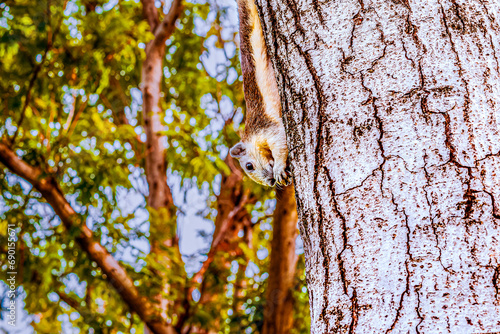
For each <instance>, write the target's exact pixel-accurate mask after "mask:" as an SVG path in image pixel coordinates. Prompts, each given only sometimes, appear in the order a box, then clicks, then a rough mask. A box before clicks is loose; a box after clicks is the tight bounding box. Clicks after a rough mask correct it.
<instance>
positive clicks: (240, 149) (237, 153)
mask: <svg viewBox="0 0 500 334" xmlns="http://www.w3.org/2000/svg"><path fill="white" fill-rule="evenodd" d="M229 154H231V156H232V157H233V158H241V157H242V156H244V155H245V154H246V148H245V144H243V142H241V141H240V142H239V143H238V144H236V145H234V146H233V147H232V148H231V149H230V150H229Z"/></svg>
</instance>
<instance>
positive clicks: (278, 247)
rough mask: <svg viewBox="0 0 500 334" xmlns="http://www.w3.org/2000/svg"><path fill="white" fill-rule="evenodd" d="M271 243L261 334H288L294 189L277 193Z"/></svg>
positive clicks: (294, 229) (294, 234)
mask: <svg viewBox="0 0 500 334" xmlns="http://www.w3.org/2000/svg"><path fill="white" fill-rule="evenodd" d="M276 197H277V198H278V201H277V204H276V209H275V210H274V215H273V216H274V217H273V241H272V244H271V263H270V265H269V278H268V285H267V300H266V308H265V310H264V326H263V328H262V334H289V333H290V330H291V329H292V328H293V301H294V300H293V295H292V292H293V291H292V289H293V283H294V278H295V271H296V269H297V260H298V256H297V253H296V252H295V239H296V238H297V209H296V205H295V197H294V190H293V186H289V187H286V188H284V189H282V190H279V189H278V190H277V196H276Z"/></svg>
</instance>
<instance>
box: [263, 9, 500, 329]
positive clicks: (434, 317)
mask: <svg viewBox="0 0 500 334" xmlns="http://www.w3.org/2000/svg"><path fill="white" fill-rule="evenodd" d="M257 2H258V5H259V12H260V15H261V19H262V22H263V25H264V27H263V28H264V31H265V34H266V41H267V45H268V49H269V50H270V53H271V58H272V59H273V63H274V66H275V69H276V77H277V80H278V85H279V87H280V94H281V100H282V101H283V114H284V121H285V127H286V129H287V137H288V138H287V139H288V143H289V149H290V151H291V159H292V167H293V175H294V181H295V187H296V198H297V205H298V212H299V217H300V231H301V234H302V238H303V240H304V250H305V257H306V268H307V269H306V270H307V277H308V288H309V293H310V303H311V317H312V319H311V324H312V328H311V332H312V333H347V332H348V333H384V332H385V333H389V332H393V333H481V332H482V333H485V332H499V331H500V282H499V279H500V133H499V130H500V126H499V123H500V59H499V58H500V26H499V21H498V20H499V19H500V5H499V3H498V2H497V0H471V1H464V0H441V1H437V0H428V1H424V0H420V1H411V0H402V1H395V0H394V1H366V0H364V1H363V0H359V1H347V0H339V1H328V2H317V1H309V0H304V1H301V2H295V1H292V0H287V1H284V2H282V1H277V0H269V1H267V2H264V1H262V0H258V1H257Z"/></svg>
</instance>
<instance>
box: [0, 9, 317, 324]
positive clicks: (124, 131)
mask: <svg viewBox="0 0 500 334" xmlns="http://www.w3.org/2000/svg"><path fill="white" fill-rule="evenodd" d="M180 5H181V4H180V3H179V2H173V3H172V4H170V3H166V4H164V3H162V2H154V3H153V2H150V1H143V2H142V3H138V2H135V1H110V2H105V1H86V0H85V1H69V0H68V1H59V0H52V1H36V2H35V1H28V0H25V1H6V2H4V3H2V4H1V5H0V13H1V14H0V77H2V78H3V80H2V82H1V83H0V85H1V88H0V135H1V137H2V139H1V142H0V162H1V163H2V168H1V170H0V190H1V192H2V196H1V200H0V219H1V224H2V229H1V232H0V245H1V247H2V253H1V255H0V266H1V267H2V270H4V271H5V269H6V265H7V258H6V249H7V232H8V230H7V224H8V223H10V224H15V225H16V226H17V228H16V231H17V232H16V233H17V236H18V238H19V241H18V243H17V244H16V246H17V249H18V258H17V260H18V264H17V268H18V277H17V283H18V285H19V289H18V293H19V294H20V299H19V301H21V299H23V301H24V309H25V313H21V312H20V311H19V312H20V314H24V315H25V317H24V319H23V317H21V316H20V317H18V320H20V323H19V324H18V328H17V330H18V332H20V333H25V332H27V330H28V329H27V327H32V328H33V330H34V331H36V332H37V333H59V332H63V333H71V332H76V333H78V332H84V333H120V332H121V333H142V332H143V331H144V330H145V326H144V324H147V326H148V327H149V329H150V330H151V331H152V332H154V333H219V332H223V333H245V332H251V333H258V332H260V331H261V329H262V327H263V325H264V322H265V321H266V322H268V323H269V322H271V323H272V322H273V321H274V320H273V319H274V317H279V316H281V317H282V318H283V317H284V318H286V319H288V322H287V323H290V322H291V323H293V324H294V326H293V329H292V330H290V332H291V333H306V332H307V331H308V315H307V314H308V313H307V307H306V305H307V293H306V290H305V286H304V285H305V277H304V264H303V260H301V259H299V260H298V263H297V271H295V270H294V268H295V265H294V263H295V262H296V261H297V260H296V259H295V246H294V245H292V243H294V239H293V238H291V239H287V240H288V248H286V249H287V253H286V254H283V257H282V259H283V261H286V262H284V263H290V264H291V265H292V267H291V268H288V269H289V272H292V273H294V272H295V278H294V279H293V280H290V279H289V277H288V276H281V275H277V276H273V273H272V271H270V270H269V250H270V249H271V240H274V242H280V239H279V238H274V239H273V238H272V225H274V226H275V228H276V227H278V228H277V229H278V230H280V228H279V226H281V225H280V224H282V223H283V224H284V226H285V225H286V226H287V229H288V230H289V231H291V232H288V233H289V235H291V234H293V230H294V229H291V227H290V226H294V223H293V220H294V219H295V218H294V216H293V212H294V210H290V208H291V207H290V206H287V207H280V206H279V205H278V206H277V208H278V209H277V210H274V208H275V207H276V204H275V203H276V201H275V200H274V199H273V198H274V191H272V190H270V189H263V188H261V187H260V186H257V185H255V184H253V183H252V182H248V181H247V180H246V179H245V178H243V175H242V173H241V172H240V170H239V169H238V168H236V167H235V165H234V164H233V161H232V160H230V159H227V158H226V155H227V148H228V147H230V146H231V144H234V143H235V142H236V141H237V135H236V131H237V130H238V129H239V127H240V126H241V124H242V120H243V114H244V111H243V110H242V108H241V107H240V106H243V105H244V103H243V94H242V89H241V80H240V78H239V72H240V70H239V60H238V53H237V38H235V37H236V27H237V22H236V10H235V4H234V3H232V2H231V3H229V4H228V3H223V2H221V3H217V2H211V3H190V2H185V3H183V4H182V6H180ZM176 17H178V19H176ZM176 22H177V24H175V23H176ZM150 65H151V66H153V68H154V70H149V68H150V67H149V66H150ZM141 82H142V84H141ZM279 196H282V197H283V203H289V202H290V200H293V197H291V195H290V190H288V191H287V192H286V193H283V194H281V195H279ZM200 202H201V204H200ZM280 208H282V209H280ZM280 210H283V211H280ZM273 211H274V216H275V218H274V219H273V216H272V214H273ZM279 217H283V218H279ZM291 222H292V223H291ZM213 228H215V231H214V232H213V238H212V242H211V245H210V242H209V240H210V237H212V230H213ZM282 230H283V229H282ZM195 231H199V235H197V234H195V233H194V232H195ZM193 239H194V240H195V241H192V240H193ZM196 244H200V245H201V247H200V246H198V247H196V246H195V245H196ZM273 247H274V246H273ZM282 249H283V248H282ZM4 250H5V251H4ZM299 250H300V248H299ZM289 259H291V260H292V261H291V262H290V261H289ZM273 261H277V262H276V263H278V264H279V263H280V257H279V256H278V257H275V258H274V257H273ZM282 265H283V264H282ZM269 275H271V276H269ZM2 279H4V277H2ZM283 279H286V284H284V285H283V287H285V290H284V293H283V294H282V295H286V296H287V298H286V299H285V302H283V299H282V297H281V296H280V297H279V298H277V297H275V296H274V295H270V296H271V297H270V301H269V302H267V303H266V295H267V294H266V287H267V284H268V281H272V282H273V283H269V284H272V285H273V286H275V285H276V284H278V286H279V282H280V281H282V280H283ZM113 287H114V288H113ZM2 289H3V293H4V294H5V292H6V290H5V288H4V286H3V287H2ZM271 298H273V299H271ZM2 300H3V304H2V305H3V307H5V306H6V302H8V298H6V296H5V295H4V298H3V299H2ZM292 302H293V303H292ZM274 303H276V304H277V306H276V307H275V308H274V309H275V310H278V309H280V310H281V309H283V307H287V306H288V308H287V310H288V311H286V314H287V316H283V315H282V313H281V311H280V312H270V311H269V312H268V311H266V312H264V308H265V305H267V306H266V307H267V308H268V309H273V304H274ZM290 306H291V307H293V312H290V311H289V309H290ZM2 326H3V324H2ZM288 327H289V326H288ZM5 328H7V329H8V330H9V332H11V328H9V327H7V325H5Z"/></svg>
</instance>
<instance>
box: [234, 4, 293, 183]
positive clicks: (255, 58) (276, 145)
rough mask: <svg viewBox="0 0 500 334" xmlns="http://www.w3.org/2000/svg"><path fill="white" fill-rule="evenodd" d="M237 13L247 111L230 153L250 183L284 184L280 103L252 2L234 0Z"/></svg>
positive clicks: (285, 149) (282, 131) (283, 137)
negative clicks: (250, 180)
mask: <svg viewBox="0 0 500 334" xmlns="http://www.w3.org/2000/svg"><path fill="white" fill-rule="evenodd" d="M238 14H239V19H240V50H241V69H242V72H243V87H244V93H245V100H246V105H247V109H246V121H245V131H244V133H243V136H242V140H241V142H239V143H238V144H236V145H235V146H234V147H233V148H231V150H230V153H231V156H233V157H235V158H238V159H239V160H240V164H241V167H242V168H243V169H244V170H245V172H246V173H247V175H248V176H249V177H250V178H251V179H252V180H254V181H256V182H258V183H261V184H265V185H268V186H274V185H275V184H288V183H289V173H288V172H287V171H286V160H287V156H288V150H287V146H286V136H285V129H284V126H283V121H282V119H281V102H280V98H279V93H278V87H277V84H276V78H275V76H274V70H273V67H272V64H271V61H270V60H269V57H268V54H267V49H266V44H265V40H264V35H263V33H262V27H261V24H260V20H259V16H258V12H257V7H256V5H255V3H254V2H253V0H238Z"/></svg>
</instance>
